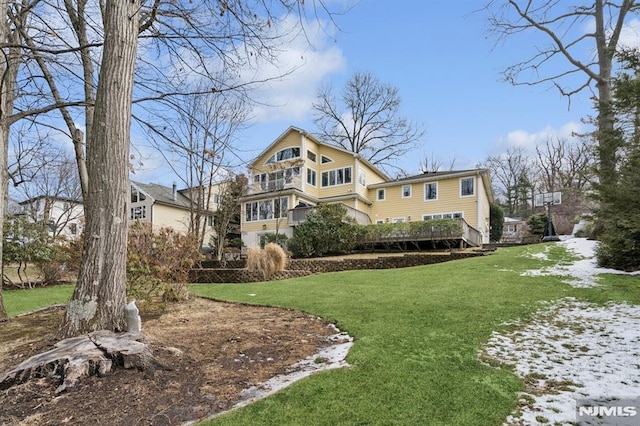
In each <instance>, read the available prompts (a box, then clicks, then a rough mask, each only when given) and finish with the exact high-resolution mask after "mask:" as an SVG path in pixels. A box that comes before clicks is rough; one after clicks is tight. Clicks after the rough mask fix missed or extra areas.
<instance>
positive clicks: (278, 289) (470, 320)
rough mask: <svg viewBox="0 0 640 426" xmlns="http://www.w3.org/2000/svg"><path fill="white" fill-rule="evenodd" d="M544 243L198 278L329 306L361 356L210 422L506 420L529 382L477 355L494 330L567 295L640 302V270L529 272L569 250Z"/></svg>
mask: <svg viewBox="0 0 640 426" xmlns="http://www.w3.org/2000/svg"><path fill="white" fill-rule="evenodd" d="M545 247H546V245H535V246H526V247H517V248H510V249H500V250H499V251H497V252H496V253H494V254H492V255H490V256H484V257H480V258H474V259H466V260H459V261H453V262H448V263H442V264H438V265H429V266H422V267H415V268H407V269H393V270H382V271H351V272H341V273H331V274H323V275H315V276H311V277H305V278H300V279H294V280H287V281H276V282H268V283H256V284H242V285H240V284H228V285H220V284H215V285H193V286H191V290H192V292H193V293H194V294H197V295H202V296H208V297H213V298H218V299H224V300H229V301H240V302H248V303H256V304H266V305H273V306H283V307H290V308H296V309H300V310H303V311H306V312H309V313H312V314H314V315H319V316H321V317H323V318H325V319H327V320H329V321H333V322H335V323H336V324H337V325H338V327H339V328H340V329H341V330H343V331H346V332H348V333H349V334H350V335H351V336H353V337H354V339H355V344H354V346H353V348H352V349H351V352H350V353H349V356H348V358H347V361H348V362H349V363H350V364H351V366H352V367H351V368H346V369H341V370H334V371H329V372H323V373H320V374H316V375H314V376H312V377H310V378H308V379H304V380H302V381H300V382H297V383H296V384H294V385H293V386H291V387H289V388H287V389H285V390H283V391H281V392H279V393H277V394H275V395H274V396H272V397H269V398H267V399H264V400H262V401H259V402H257V403H254V404H252V405H250V406H248V407H246V408H243V409H239V410H235V411H233V412H231V413H228V414H225V415H223V416H220V417H217V418H216V419H214V420H212V421H209V422H206V423H205V424H207V425H209V424H211V425H214V424H215V425H227V424H228V425H256V424H260V425H339V424H343V425H376V424H384V425H392V424H399V425H418V424H428V425H499V424H501V423H502V422H503V420H504V419H505V417H506V416H507V415H508V414H509V413H510V412H511V411H512V410H513V409H514V408H515V405H516V395H517V392H519V391H521V390H522V389H523V384H522V382H521V380H520V379H518V378H517V377H516V376H515V375H514V374H512V373H511V372H509V371H507V370H505V369H496V368H491V367H488V366H485V365H483V364H480V363H479V362H477V360H476V357H477V353H478V351H479V350H480V348H481V346H482V345H483V344H484V342H485V341H486V340H487V339H488V338H489V336H490V334H491V332H492V331H500V330H503V329H504V325H503V324H504V323H505V322H507V321H512V320H514V319H517V318H526V317H527V316H528V315H530V314H531V313H532V312H533V311H535V309H536V308H537V307H539V302H541V301H548V300H554V299H558V298H561V297H565V296H575V297H579V298H584V299H588V300H592V301H595V302H605V301H607V300H629V301H630V302H632V303H639V302H640V290H639V289H638V288H637V287H638V286H637V284H635V285H633V286H632V283H637V277H620V276H607V277H606V278H605V280H604V281H603V285H602V286H601V287H599V288H596V289H573V288H571V287H570V286H569V285H567V284H564V283H561V281H560V278H559V277H552V276H551V277H531V276H520V273H521V272H523V271H525V270H527V269H535V268H539V267H541V266H544V265H552V264H555V263H556V262H558V261H569V260H571V256H569V255H568V254H567V253H566V252H565V251H564V250H563V249H562V248H561V247H559V246H551V248H550V250H549V252H548V256H549V259H552V260H550V261H545V260H540V259H534V258H531V257H530V256H528V255H527V253H533V252H537V251H543V250H545ZM634 280H635V281H634Z"/></svg>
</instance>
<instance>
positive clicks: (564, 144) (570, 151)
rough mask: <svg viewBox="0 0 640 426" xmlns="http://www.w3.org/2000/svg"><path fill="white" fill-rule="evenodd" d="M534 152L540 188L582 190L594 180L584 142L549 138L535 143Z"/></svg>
mask: <svg viewBox="0 0 640 426" xmlns="http://www.w3.org/2000/svg"><path fill="white" fill-rule="evenodd" d="M536 155H537V158H536V166H537V168H538V171H539V176H540V189H542V190H545V191H548V192H553V191H560V190H575V191H582V190H584V189H585V188H587V187H588V186H589V184H591V183H592V182H593V178H594V170H595V169H594V158H593V153H592V150H591V149H590V147H589V146H588V145H587V144H584V143H570V142H569V141H568V140H567V139H561V138H553V137H548V138H547V139H546V140H544V141H543V143H542V144H540V145H538V146H536Z"/></svg>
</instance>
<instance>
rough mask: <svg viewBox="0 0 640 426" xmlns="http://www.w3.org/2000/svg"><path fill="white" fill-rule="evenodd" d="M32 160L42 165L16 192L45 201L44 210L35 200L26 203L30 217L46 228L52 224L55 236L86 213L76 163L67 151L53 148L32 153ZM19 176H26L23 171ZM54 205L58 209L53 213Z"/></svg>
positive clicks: (23, 197) (26, 197)
mask: <svg viewBox="0 0 640 426" xmlns="http://www.w3.org/2000/svg"><path fill="white" fill-rule="evenodd" d="M32 162H33V163H36V164H39V165H40V166H39V167H37V168H36V169H34V170H33V175H32V176H30V178H29V180H27V181H23V182H22V183H21V184H20V185H19V186H17V187H16V188H15V190H14V191H13V195H14V196H16V197H20V198H22V199H23V200H27V201H28V200H41V201H43V203H44V208H43V209H38V208H37V206H36V203H32V204H31V205H29V206H27V207H28V209H29V213H30V218H31V220H32V221H34V222H39V223H42V225H43V227H47V226H49V224H51V225H53V226H52V228H53V232H52V237H53V238H54V239H55V238H57V237H58V236H60V235H61V233H62V232H63V231H64V229H65V228H66V227H67V225H68V224H69V223H71V222H76V221H77V220H78V219H80V218H81V217H82V216H83V212H82V208H81V205H82V194H81V188H80V183H79V175H78V169H77V167H76V162H75V159H74V158H70V157H69V156H68V155H67V154H66V153H64V152H60V151H56V152H52V151H50V150H41V151H38V152H35V153H33V154H32ZM16 172H17V171H16ZM19 175H20V176H21V179H24V178H25V176H24V174H23V173H20V174H19ZM56 202H57V204H56ZM54 206H55V207H56V209H57V212H56V214H54V215H52V214H51V211H52V209H53V208H54Z"/></svg>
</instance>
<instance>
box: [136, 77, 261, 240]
mask: <svg viewBox="0 0 640 426" xmlns="http://www.w3.org/2000/svg"><path fill="white" fill-rule="evenodd" d="M194 92H203V93H201V94H198V95H195V96H188V95H185V96H184V97H183V101H182V102H180V103H179V104H176V107H178V106H179V108H180V109H179V110H178V111H177V112H176V114H175V115H171V116H169V117H166V118H165V119H164V120H163V123H157V122H156V123H154V122H150V121H147V122H146V123H145V124H146V125H147V129H148V134H149V136H150V138H151V140H153V141H154V145H155V146H156V147H157V148H158V150H159V152H160V153H162V155H163V156H164V158H165V159H166V162H167V164H168V165H169V167H170V168H171V169H172V170H173V171H174V173H175V174H176V175H177V176H178V177H179V178H180V179H181V180H182V183H183V184H184V185H185V186H186V187H187V193H188V195H189V200H190V209H189V213H190V214H189V215H190V220H189V232H190V233H192V234H193V235H195V236H196V238H197V241H198V243H199V246H200V247H202V246H203V245H204V242H205V241H204V240H205V234H206V229H207V228H206V224H205V221H206V220H207V218H208V217H209V216H211V214H212V210H211V209H212V204H213V198H214V196H215V195H216V194H214V193H213V187H214V185H213V183H214V182H215V181H219V180H223V179H226V171H227V170H229V169H233V168H234V164H235V162H237V161H238V159H237V158H236V157H234V156H233V149H232V148H233V141H234V138H235V136H236V134H237V132H238V130H239V129H241V128H242V127H243V126H244V125H245V122H246V119H247V115H248V111H249V106H248V105H247V101H246V99H245V98H244V97H243V96H236V92H233V91H230V92H215V93H211V92H204V91H203V90H202V89H200V90H195V91H194ZM227 157H230V159H227Z"/></svg>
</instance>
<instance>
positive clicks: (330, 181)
mask: <svg viewBox="0 0 640 426" xmlns="http://www.w3.org/2000/svg"><path fill="white" fill-rule="evenodd" d="M347 183H351V167H345V168H344V169H336V170H329V171H326V172H322V186H323V187H325V186H336V185H344V184H347Z"/></svg>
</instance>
